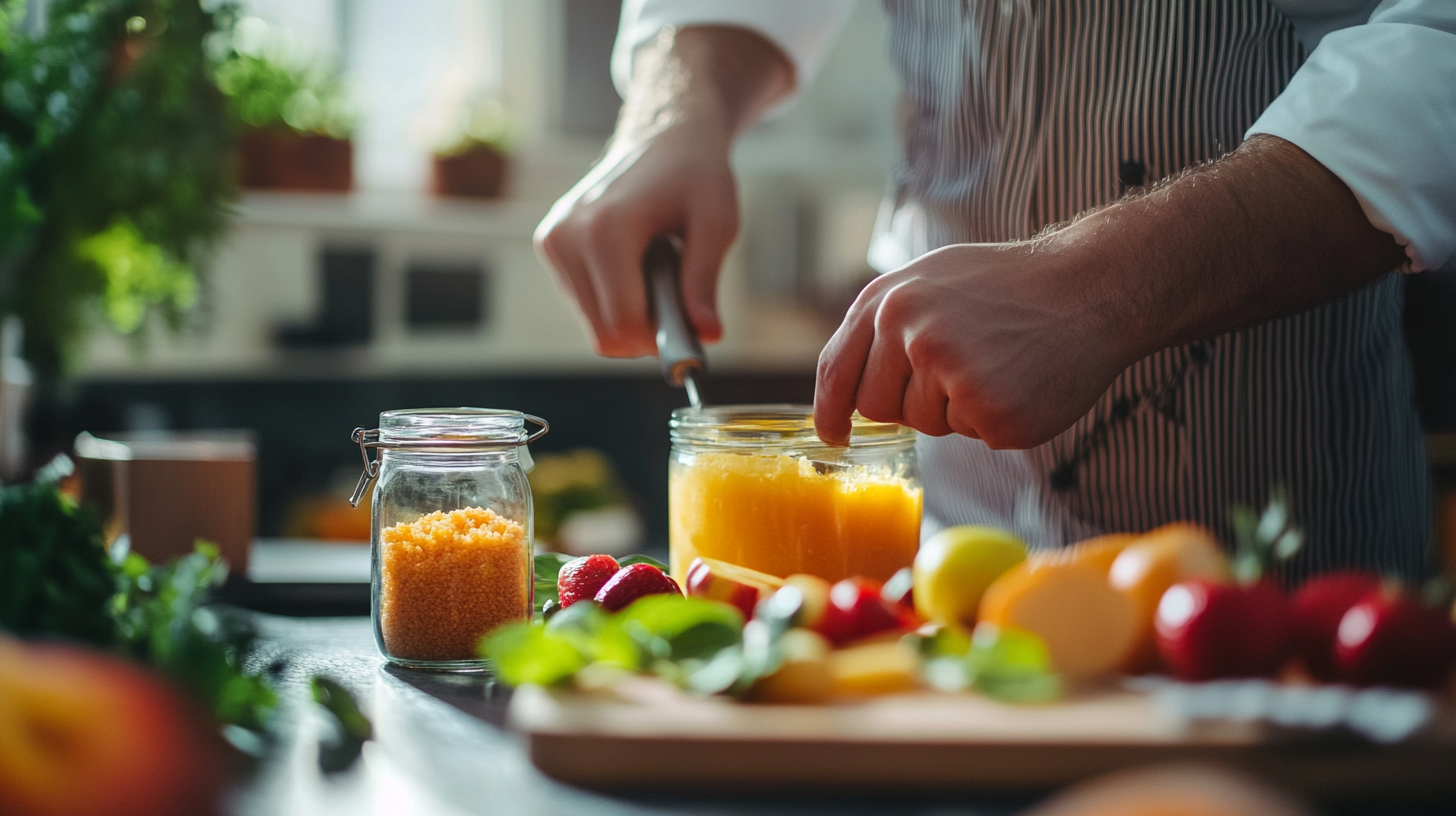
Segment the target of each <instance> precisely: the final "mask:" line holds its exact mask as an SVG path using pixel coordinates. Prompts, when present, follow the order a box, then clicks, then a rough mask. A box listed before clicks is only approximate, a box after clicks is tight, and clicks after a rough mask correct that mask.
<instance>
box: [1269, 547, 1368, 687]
mask: <svg viewBox="0 0 1456 816" xmlns="http://www.w3.org/2000/svg"><path fill="white" fill-rule="evenodd" d="M1379 588H1380V578H1379V577H1378V576H1376V575H1373V574H1371V573H1368V572H1357V571H1354V570H1340V571H1338V572H1329V573H1325V574H1324V575H1318V576H1315V577H1314V578H1311V579H1310V580H1308V581H1306V582H1305V584H1304V586H1301V587H1300V588H1299V590H1298V591H1297V592H1295V593H1294V596H1293V597H1292V598H1290V600H1289V618H1290V624H1291V626H1292V628H1293V630H1294V633H1293V637H1294V649H1295V652H1296V653H1297V654H1298V655H1299V656H1300V657H1301V658H1302V659H1303V660H1304V667H1305V669H1306V670H1307V671H1308V672H1309V674H1310V676H1311V677H1313V678H1315V679H1316V680H1323V681H1325V682H1333V681H1335V680H1338V679H1339V669H1338V668H1337V667H1336V666H1335V633H1336V632H1337V630H1338V629H1339V628H1340V619H1341V618H1343V617H1345V613H1346V612H1348V611H1349V609H1350V607H1352V606H1354V605H1355V604H1356V603H1358V602H1359V601H1360V600H1362V599H1363V598H1365V596H1367V595H1369V594H1370V593H1371V592H1374V591H1375V590H1377V589H1379Z"/></svg>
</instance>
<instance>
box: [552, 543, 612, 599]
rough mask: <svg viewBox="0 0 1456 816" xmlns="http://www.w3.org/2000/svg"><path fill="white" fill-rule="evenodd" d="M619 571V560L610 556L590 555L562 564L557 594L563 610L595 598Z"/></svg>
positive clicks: (557, 582) (557, 583)
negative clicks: (578, 602)
mask: <svg viewBox="0 0 1456 816" xmlns="http://www.w3.org/2000/svg"><path fill="white" fill-rule="evenodd" d="M619 569H621V567H619V566H618V565H617V559H615V558H613V557H611V556H610V555H588V556H585V557H583V558H577V559H574V560H571V561H567V562H566V563H565V564H562V565H561V571H560V572H558V573H556V592H557V594H558V595H560V596H561V608H562V609H565V608H566V607H568V606H571V605H572V604H574V603H576V602H577V601H590V600H592V599H593V598H595V597H596V596H597V592H598V591H600V590H601V588H602V585H603V584H605V583H606V582H607V581H610V580H611V579H612V576H613V575H616V574H617V570H619Z"/></svg>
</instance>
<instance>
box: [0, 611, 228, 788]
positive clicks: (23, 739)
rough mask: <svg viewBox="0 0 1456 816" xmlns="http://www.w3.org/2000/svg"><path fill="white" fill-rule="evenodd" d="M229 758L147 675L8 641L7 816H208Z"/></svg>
mask: <svg viewBox="0 0 1456 816" xmlns="http://www.w3.org/2000/svg"><path fill="white" fill-rule="evenodd" d="M221 758H222V751H221V748H220V747H219V743H218V741H217V739H216V737H215V736H214V735H213V734H211V733H210V732H209V730H208V729H207V728H205V727H204V726H203V724H202V720H201V719H200V718H198V717H195V716H194V712H192V711H191V709H190V708H189V707H188V705H187V704H186V703H185V702H184V701H183V700H182V699H181V698H180V697H179V696H178V695H177V694H176V693H175V692H174V691H173V690H172V689H171V688H170V687H169V686H168V685H167V684H165V683H164V682H163V681H161V680H160V679H158V678H156V677H153V676H152V675H150V674H148V673H147V672H145V671H143V670H142V669H140V668H138V667H136V666H134V665H132V664H130V663H126V662H123V661H121V660H118V659H115V658H112V657H107V656H103V655H100V654H97V653H94V652H88V651H83V650H81V649H76V648H71V647H66V646H58V645H26V644H21V643H19V642H16V641H10V640H4V639H0V813H4V814H17V816H20V815H21V814H23V815H24V816H93V814H94V815H95V816H102V814H105V816H194V814H210V813H214V812H215V808H216V803H217V798H218V794H219V792H220V790H221V783H222V761H221Z"/></svg>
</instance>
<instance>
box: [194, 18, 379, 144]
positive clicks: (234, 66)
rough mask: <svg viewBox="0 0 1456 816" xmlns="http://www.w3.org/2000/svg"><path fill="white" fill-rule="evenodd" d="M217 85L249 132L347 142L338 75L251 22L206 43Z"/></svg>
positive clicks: (348, 127)
mask: <svg viewBox="0 0 1456 816" xmlns="http://www.w3.org/2000/svg"><path fill="white" fill-rule="evenodd" d="M209 50H210V51H211V52H212V53H213V56H214V58H215V59H216V60H217V68H216V75H217V85H218V87H219V88H220V89H221V90H222V92H223V93H224V94H226V95H227V96H228V98H229V100H230V101H231V105H232V110H233V113H234V115H235V116H236V117H237V119H238V121H239V122H241V123H242V124H243V125H245V126H247V127H252V128H287V129H290V130H293V131H295V132H298V133H305V134H320V135H325V136H332V137H334V138H337V139H343V138H347V137H348V136H349V134H350V132H351V131H352V130H353V128H354V111H353V108H352V107H351V106H350V103H349V97H348V92H347V90H346V88H345V86H344V82H343V79H342V77H341V76H340V74H339V72H338V71H337V70H335V69H334V68H333V67H332V66H331V65H330V64H329V63H327V62H325V61H323V60H321V59H317V58H310V57H305V56H302V55H301V54H300V53H299V52H298V51H297V49H290V48H289V47H288V44H287V42H286V41H285V40H284V39H283V38H282V36H281V35H280V34H279V33H278V32H276V31H274V30H272V29H270V28H269V27H268V26H267V24H265V23H263V22H262V21H261V20H259V19H257V18H244V19H243V20H241V21H239V23H238V24H237V25H236V26H235V27H234V28H233V29H232V30H231V32H223V33H221V34H220V35H219V36H217V37H215V38H213V39H212V40H211V41H210V42H209Z"/></svg>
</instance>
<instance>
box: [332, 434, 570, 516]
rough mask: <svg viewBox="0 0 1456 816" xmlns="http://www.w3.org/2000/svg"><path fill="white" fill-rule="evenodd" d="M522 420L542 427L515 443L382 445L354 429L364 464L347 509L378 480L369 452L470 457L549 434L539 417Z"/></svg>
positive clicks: (376, 465)
mask: <svg viewBox="0 0 1456 816" xmlns="http://www.w3.org/2000/svg"><path fill="white" fill-rule="evenodd" d="M521 418H522V419H524V420H525V421H526V422H531V423H534V424H536V425H539V426H541V427H540V430H538V431H536V432H535V433H533V434H530V435H527V436H522V437H520V438H517V439H501V440H491V439H411V440H409V441H408V442H381V441H380V439H379V429H378V428H374V429H373V430H365V429H363V428H355V429H354V433H353V434H351V435H350V437H349V438H350V439H352V440H353V441H354V443H355V444H357V445H358V446H359V456H360V457H361V458H362V459H363V460H364V473H363V474H361V475H360V476H359V484H357V485H355V486H354V495H352V496H350V497H349V506H350V507H358V506H359V502H360V501H362V500H363V498H364V492H365V491H366V490H368V489H369V485H371V484H373V482H374V480H375V479H377V478H379V459H378V457H376V458H374V459H370V458H369V448H378V449H380V450H396V449H397V450H424V451H440V452H442V453H471V452H474V451H488V450H496V449H498V448H517V447H521V446H523V445H528V444H530V443H532V442H535V441H536V440H537V439H540V438H541V437H543V436H545V435H546V432H547V431H549V430H551V425H550V424H549V423H548V422H546V420H544V419H542V418H540V417H538V416H532V415H531V414H521Z"/></svg>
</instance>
